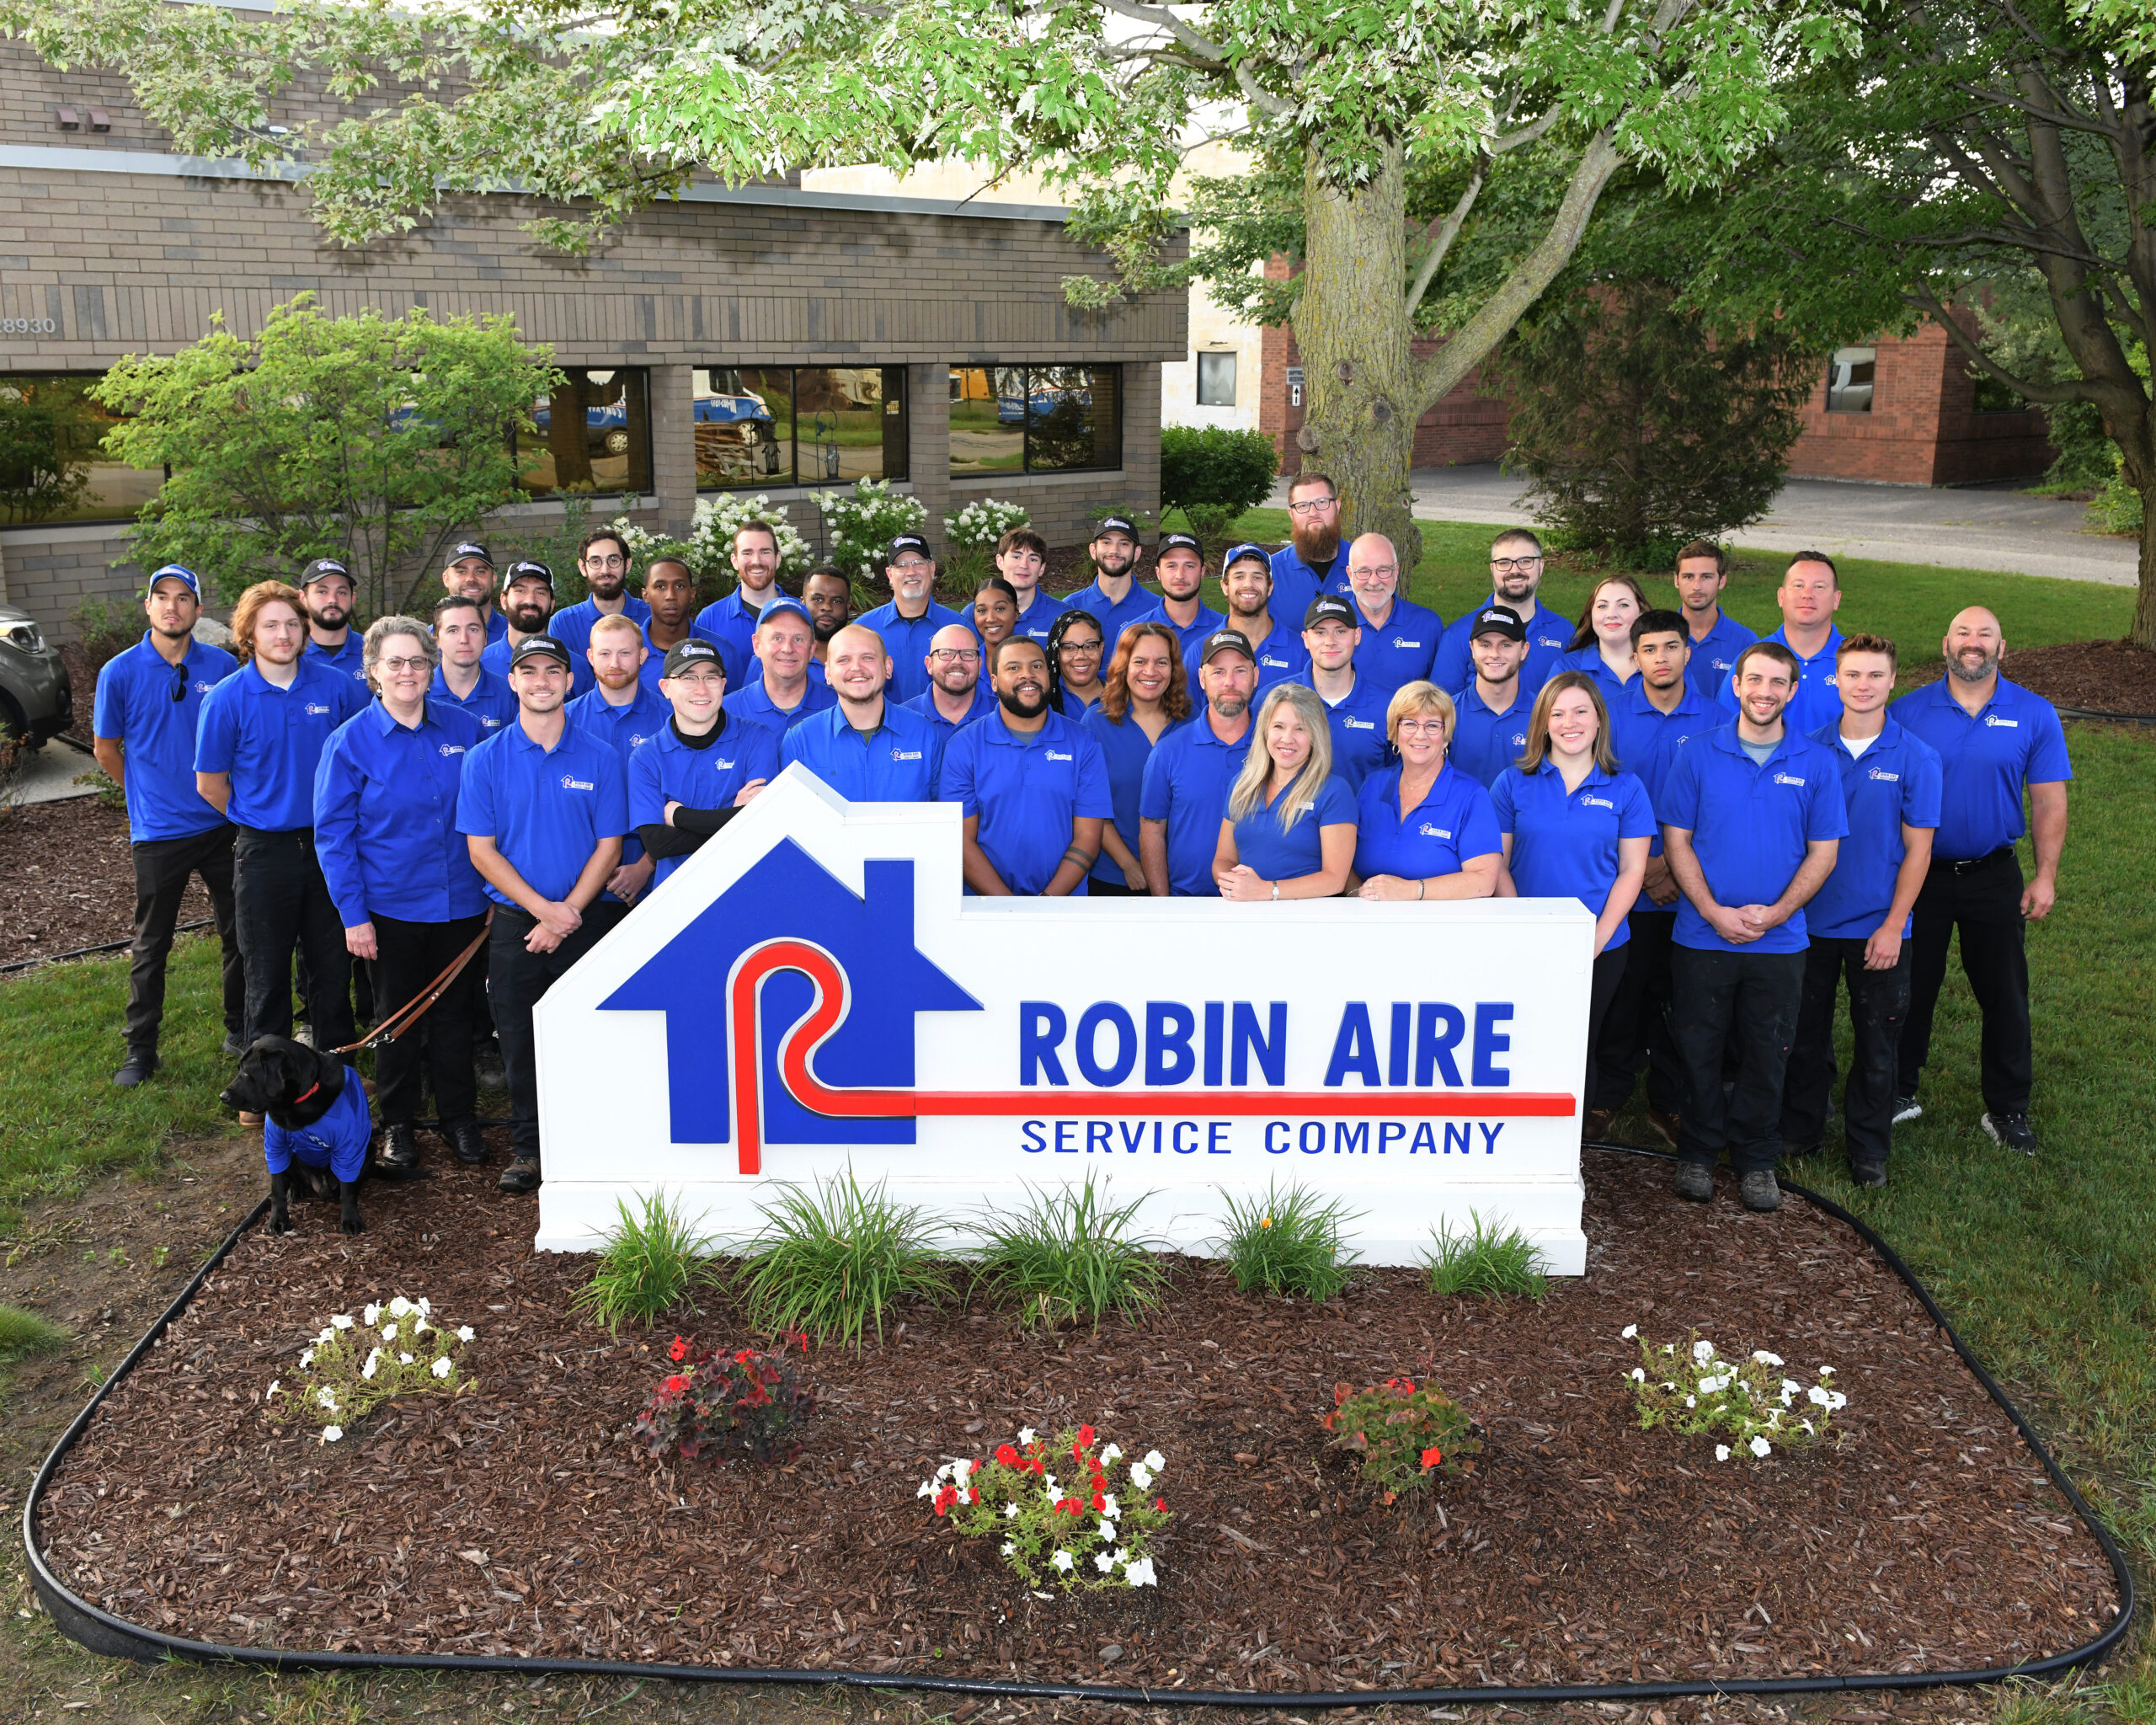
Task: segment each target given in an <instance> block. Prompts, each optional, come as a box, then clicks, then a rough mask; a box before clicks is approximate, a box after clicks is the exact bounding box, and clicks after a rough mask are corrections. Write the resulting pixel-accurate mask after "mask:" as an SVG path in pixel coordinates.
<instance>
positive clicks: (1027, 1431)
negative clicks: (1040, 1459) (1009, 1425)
mask: <svg viewBox="0 0 2156 1725" xmlns="http://www.w3.org/2000/svg"><path fill="white" fill-rule="evenodd" d="M1032 1442H1033V1428H1032V1427H1031V1426H1029V1425H1025V1426H1020V1427H1019V1428H1018V1445H1019V1447H1020V1448H1021V1449H1022V1448H1024V1447H1025V1445H1027V1444H1030V1443H1032Z"/></svg>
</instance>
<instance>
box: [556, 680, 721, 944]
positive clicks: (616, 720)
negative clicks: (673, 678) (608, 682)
mask: <svg viewBox="0 0 2156 1725" xmlns="http://www.w3.org/2000/svg"><path fill="white" fill-rule="evenodd" d="M567 711H568V721H569V724H570V725H571V726H572V727H574V728H575V729H579V730H583V731H586V732H589V733H590V734H591V735H593V736H595V737H596V738H598V739H599V740H600V741H601V742H603V743H605V744H606V745H607V746H608V747H609V748H611V749H612V750H613V751H614V753H615V755H616V756H617V757H618V758H619V759H620V761H621V763H622V782H623V783H624V784H627V782H628V772H629V762H630V761H632V760H634V759H635V758H636V756H638V754H639V753H641V752H642V751H643V749H644V747H645V746H646V745H648V744H650V743H653V742H655V741H657V740H659V737H661V736H662V735H664V734H665V731H666V727H667V723H668V721H669V720H670V719H671V718H673V717H674V709H673V708H672V707H671V706H670V704H669V703H668V702H666V701H665V700H664V698H663V697H660V696H659V695H658V694H657V693H655V692H654V691H652V690H650V689H648V688H646V687H645V686H643V684H642V683H638V685H637V694H636V699H635V700H633V701H631V702H627V703H626V704H624V705H622V706H620V707H612V706H609V705H608V704H607V701H606V695H605V693H604V692H602V691H600V690H598V689H594V690H593V691H592V692H590V694H589V695H579V696H578V697H576V699H575V700H574V701H572V702H569V704H568V709H567ZM700 806H701V805H700ZM642 856H643V841H642V840H640V839H638V837H637V836H636V830H635V826H634V824H633V823H632V824H631V825H630V827H629V829H628V836H627V837H625V838H624V839H623V840H622V863H624V864H627V863H634V862H635V861H637V860H638V858H639V857H642ZM600 897H601V898H603V899H610V900H611V899H613V898H614V895H613V894H611V893H601V894H600ZM618 902H619V900H616V903H618Z"/></svg>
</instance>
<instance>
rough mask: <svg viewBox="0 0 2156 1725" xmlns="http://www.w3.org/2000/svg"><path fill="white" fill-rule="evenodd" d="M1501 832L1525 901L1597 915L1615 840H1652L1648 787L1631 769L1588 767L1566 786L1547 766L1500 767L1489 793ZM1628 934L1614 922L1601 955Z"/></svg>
mask: <svg viewBox="0 0 2156 1725" xmlns="http://www.w3.org/2000/svg"><path fill="white" fill-rule="evenodd" d="M1490 802H1491V805H1492V807H1493V808H1495V809H1496V810H1497V827H1498V830H1500V831H1502V832H1508V833H1510V834H1511V835H1512V840H1513V854H1512V861H1511V863H1509V864H1508V867H1509V868H1511V870H1512V877H1513V885H1514V886H1516V887H1518V889H1519V895H1520V896H1521V897H1522V898H1523V899H1566V898H1576V899H1577V900H1579V901H1580V902H1581V903H1582V905H1586V906H1587V908H1588V911H1590V912H1591V913H1592V914H1593V915H1594V916H1601V915H1602V907H1603V906H1604V905H1606V904H1608V903H1609V889H1610V888H1611V887H1613V886H1614V885H1615V884H1617V872H1618V858H1617V846H1618V841H1620V839H1645V838H1652V837H1653V836H1654V834H1655V822H1654V809H1653V808H1652V805H1651V804H1649V803H1648V801H1647V788H1646V786H1645V785H1643V784H1641V782H1639V780H1638V778H1637V777H1635V776H1634V775H1633V774H1631V773H1629V772H1614V773H1612V772H1604V771H1603V770H1602V769H1601V768H1600V767H1599V766H1591V767H1589V768H1588V774H1587V777H1585V778H1583V779H1582V780H1581V781H1580V788H1578V789H1577V790H1576V791H1572V792H1571V793H1567V792H1566V789H1565V780H1564V776H1563V775H1562V774H1561V773H1560V772H1558V771H1557V769H1556V766H1553V765H1551V764H1550V762H1549V761H1546V760H1545V761H1544V762H1543V763H1542V765H1541V766H1540V767H1538V768H1536V769H1535V771H1534V772H1521V771H1520V770H1519V768H1518V767H1517V766H1514V767H1510V768H1508V769H1507V770H1506V772H1505V775H1504V777H1502V778H1501V779H1499V780H1498V781H1497V785H1496V787H1495V788H1493V789H1492V791H1491V793H1490ZM1631 937H1632V931H1631V926H1630V923H1629V922H1620V923H1619V924H1618V925H1617V928H1616V932H1614V933H1613V934H1612V935H1611V936H1610V937H1609V945H1608V946H1605V947H1604V948H1603V950H1604V952H1608V951H1609V950H1610V949H1611V948H1615V947H1621V946H1623V945H1624V944H1625V942H1626V941H1628V940H1630V938H1631Z"/></svg>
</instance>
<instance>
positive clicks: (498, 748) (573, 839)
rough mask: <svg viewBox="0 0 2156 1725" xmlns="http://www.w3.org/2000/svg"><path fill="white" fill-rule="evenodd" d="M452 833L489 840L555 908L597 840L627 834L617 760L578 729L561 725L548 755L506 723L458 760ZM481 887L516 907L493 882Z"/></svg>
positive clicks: (625, 792)
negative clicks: (460, 772) (460, 767)
mask: <svg viewBox="0 0 2156 1725" xmlns="http://www.w3.org/2000/svg"><path fill="white" fill-rule="evenodd" d="M456 830H458V831H459V832H461V833H464V834H466V835H467V836H469V835H472V834H477V835H478V836H480V837H482V838H491V839H492V840H494V848H495V849H496V850H498V851H499V852H501V854H502V856H503V857H504V859H505V860H506V861H507V862H508V863H509V865H510V867H511V868H514V869H515V870H516V872H517V873H519V874H520V875H522V876H523V877H524V883H525V884H526V886H528V887H530V888H531V889H532V891H534V892H536V893H537V894H538V895H539V896H540V897H541V898H542V899H546V900H550V901H552V902H553V903H557V904H558V903H560V902H561V901H562V900H563V899H566V898H567V897H568V893H569V889H570V888H571V887H573V886H574V885H575V884H576V883H577V877H578V876H579V875H580V874H582V873H584V864H586V863H589V862H590V860H591V853H592V852H594V851H595V850H597V849H598V848H599V844H600V840H602V839H611V838H625V837H627V834H628V830H629V787H628V777H627V774H626V773H624V772H622V758H621V756H618V755H616V753H615V752H614V750H612V749H611V748H610V747H609V746H608V745H607V744H606V740H605V739H604V738H601V737H597V736H594V735H593V734H591V733H590V731H588V730H586V729H584V728H583V727H582V726H581V725H576V724H567V725H563V727H562V735H561V740H560V741H558V743H556V744H555V745H554V746H553V747H552V749H542V748H541V747H540V746H539V745H538V744H536V743H535V742H534V741H532V740H531V733H530V732H529V731H527V730H526V729H525V728H524V727H523V725H522V724H513V725H510V726H508V727H506V728H505V729H501V730H499V731H496V732H495V733H494V735H492V736H491V737H488V739H487V740H485V741H484V742H483V743H481V744H480V745H479V746H478V748H476V749H474V750H472V751H471V752H470V753H469V754H467V756H465V757H464V783H463V786H462V789H461V790H460V792H459V793H458V795H457V799H456ZM625 848H626V847H625ZM484 884H485V890H486V894H487V896H488V898H490V899H492V900H494V902H495V903H496V904H498V905H504V906H505V907H507V908H509V909H512V910H515V909H519V908H520V907H519V906H518V905H516V904H515V901H514V900H511V899H510V897H508V895H505V894H504V893H501V892H499V891H498V890H496V889H495V887H494V883H493V882H492V881H486V882H485V883H484Z"/></svg>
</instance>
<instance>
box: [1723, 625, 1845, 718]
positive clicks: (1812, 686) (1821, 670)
mask: <svg viewBox="0 0 2156 1725" xmlns="http://www.w3.org/2000/svg"><path fill="white" fill-rule="evenodd" d="M1767 639H1769V641H1772V642H1774V644H1777V645H1778V646H1782V647H1789V650H1790V652H1791V653H1792V654H1796V692H1794V693H1792V694H1791V695H1790V697H1789V705H1788V706H1787V707H1785V708H1783V709H1782V724H1783V725H1784V726H1785V727H1786V728H1787V729H1790V730H1793V731H1801V732H1802V733H1803V734H1805V735H1806V736H1807V737H1810V736H1816V735H1817V734H1818V732H1819V729H1820V727H1821V726H1822V725H1830V724H1840V723H1841V722H1842V697H1841V692H1840V691H1839V690H1838V689H1837V688H1835V686H1834V654H1835V653H1836V651H1837V650H1838V649H1839V648H1840V646H1841V644H1842V632H1841V631H1840V630H1839V629H1836V628H1829V629H1828V631H1827V644H1826V645H1825V646H1823V647H1822V648H1821V649H1819V650H1818V651H1817V653H1815V654H1812V657H1811V658H1809V659H1806V657H1805V656H1804V655H1803V654H1801V653H1798V652H1797V651H1796V648H1794V647H1790V645H1789V638H1788V637H1787V636H1786V635H1785V634H1784V633H1782V632H1781V631H1780V629H1776V630H1775V631H1774V633H1773V634H1771V635H1769V636H1768V637H1767ZM1739 650H1740V651H1741V650H1742V649H1739ZM1733 664H1734V658H1733V657H1732V665H1733ZM1720 699H1721V709H1722V713H1723V714H1724V715H1725V716H1726V718H1736V717H1737V684H1736V676H1735V673H1734V671H1733V670H1732V674H1731V675H1729V676H1725V677H1724V678H1723V679H1722V680H1721V697H1720Z"/></svg>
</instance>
